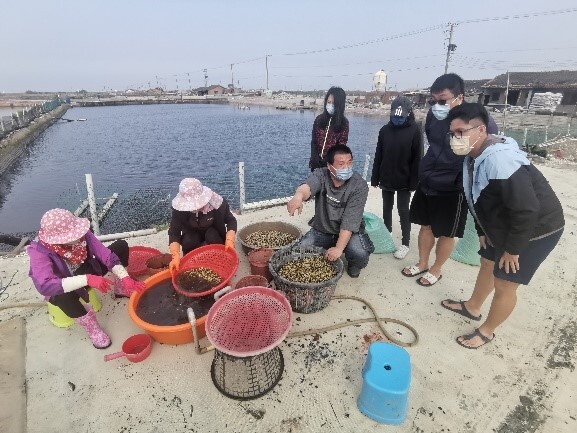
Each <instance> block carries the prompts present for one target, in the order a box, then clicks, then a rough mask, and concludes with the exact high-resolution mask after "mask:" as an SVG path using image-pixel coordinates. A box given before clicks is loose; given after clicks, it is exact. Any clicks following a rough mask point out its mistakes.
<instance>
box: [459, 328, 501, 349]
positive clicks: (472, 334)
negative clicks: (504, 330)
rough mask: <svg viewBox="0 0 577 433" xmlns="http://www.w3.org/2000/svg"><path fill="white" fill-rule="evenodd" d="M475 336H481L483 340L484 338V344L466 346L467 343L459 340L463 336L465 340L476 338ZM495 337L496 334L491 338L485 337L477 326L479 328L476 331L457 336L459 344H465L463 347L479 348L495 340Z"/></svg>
mask: <svg viewBox="0 0 577 433" xmlns="http://www.w3.org/2000/svg"><path fill="white" fill-rule="evenodd" d="M475 337H480V338H481V340H483V344H481V345H479V346H477V347H471V346H466V345H464V344H463V343H462V342H461V341H459V338H463V340H470V339H472V338H475ZM494 338H495V334H493V336H492V337H491V338H489V337H485V336H484V335H483V334H481V333H480V332H479V328H477V329H475V331H474V332H472V333H470V334H466V335H461V337H457V338H456V341H457V343H458V344H459V346H463V347H464V348H466V349H478V348H479V347H482V346H484V345H485V344H487V343H490V342H491V341H493V339H494Z"/></svg>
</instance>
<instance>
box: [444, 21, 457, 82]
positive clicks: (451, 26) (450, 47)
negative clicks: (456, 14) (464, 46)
mask: <svg viewBox="0 0 577 433" xmlns="http://www.w3.org/2000/svg"><path fill="white" fill-rule="evenodd" d="M454 28H455V24H453V23H449V44H448V45H447V58H446V59H445V74H446V73H447V70H448V69H449V58H450V57H451V53H452V52H453V51H455V50H456V49H457V46H456V45H455V44H454V43H453V29H454Z"/></svg>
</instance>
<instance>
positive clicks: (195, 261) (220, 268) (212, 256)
mask: <svg viewBox="0 0 577 433" xmlns="http://www.w3.org/2000/svg"><path fill="white" fill-rule="evenodd" d="M195 268H208V269H211V270H212V271H214V272H216V273H217V274H218V276H219V277H220V279H221V282H220V284H218V285H217V286H214V287H212V288H211V289H210V290H206V291H204V292H189V291H187V290H184V289H183V288H181V287H180V285H179V284H178V276H179V275H180V274H182V273H183V272H185V271H188V270H190V269H195ZM237 269H238V256H237V255H236V251H235V250H234V249H229V250H226V249H225V247H224V245H220V244H214V245H206V246H204V247H200V248H197V249H195V250H192V251H191V252H189V253H187V254H185V256H184V257H183V258H182V259H181V260H180V266H179V268H178V272H175V273H174V274H173V275H172V285H173V286H174V290H176V291H177V292H178V293H180V294H181V295H184V296H188V297H190V298H199V297H202V296H207V295H211V294H213V293H215V292H217V291H219V290H220V289H222V288H223V287H224V286H226V285H227V284H228V283H229V282H230V279H231V278H232V277H233V276H234V274H235V273H236V270H237Z"/></svg>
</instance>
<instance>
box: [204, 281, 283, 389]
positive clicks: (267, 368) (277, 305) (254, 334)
mask: <svg viewBox="0 0 577 433" xmlns="http://www.w3.org/2000/svg"><path fill="white" fill-rule="evenodd" d="M291 325H292V311H291V307H290V304H289V302H288V300H287V299H286V298H285V297H284V295H283V294H282V293H280V292H278V291H276V290H272V289H269V288H266V287H257V286H249V287H243V288H240V289H236V290H234V291H232V292H230V293H227V294H226V295H224V296H222V297H221V298H220V299H218V301H216V302H215V303H214V305H213V306H212V307H211V309H210V311H209V312H208V314H207V316H206V322H205V328H206V337H207V338H208V340H209V341H210V343H211V344H212V345H213V346H214V347H215V356H214V359H213V362H212V367H211V377H212V380H213V383H214V385H215V386H216V388H217V389H218V390H219V391H220V392H222V393H223V394H224V395H226V396H228V397H231V398H237V399H251V398H256V397H260V396H261V395H264V394H265V393H267V392H268V391H270V390H271V389H272V388H273V387H274V386H275V385H276V384H277V382H278V381H279V380H280V377H281V376H282V372H283V370H284V360H283V356H282V353H281V351H280V349H279V348H278V345H279V344H280V343H281V342H282V341H283V340H284V338H285V337H286V336H287V334H288V332H289V330H290V327H291Z"/></svg>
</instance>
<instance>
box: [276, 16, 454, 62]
mask: <svg viewBox="0 0 577 433" xmlns="http://www.w3.org/2000/svg"><path fill="white" fill-rule="evenodd" d="M443 27H444V24H443V25H437V26H433V27H427V28H425V29H420V30H414V31H412V32H406V33H400V34H398V35H393V36H387V37H383V38H378V39H372V40H369V41H364V42H357V43H355V44H350V45H341V46H338V47H332V48H323V49H318V50H310V51H300V52H296V53H283V54H273V56H301V55H306V54H318V53H326V52H330V51H338V50H345V49H348V48H355V47H362V46H366V45H371V44H377V43H379V42H385V41H390V40H393V39H400V38H406V37H409V36H414V35H420V34H421V33H427V32H432V31H434V30H439V29H441V28H443Z"/></svg>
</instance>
